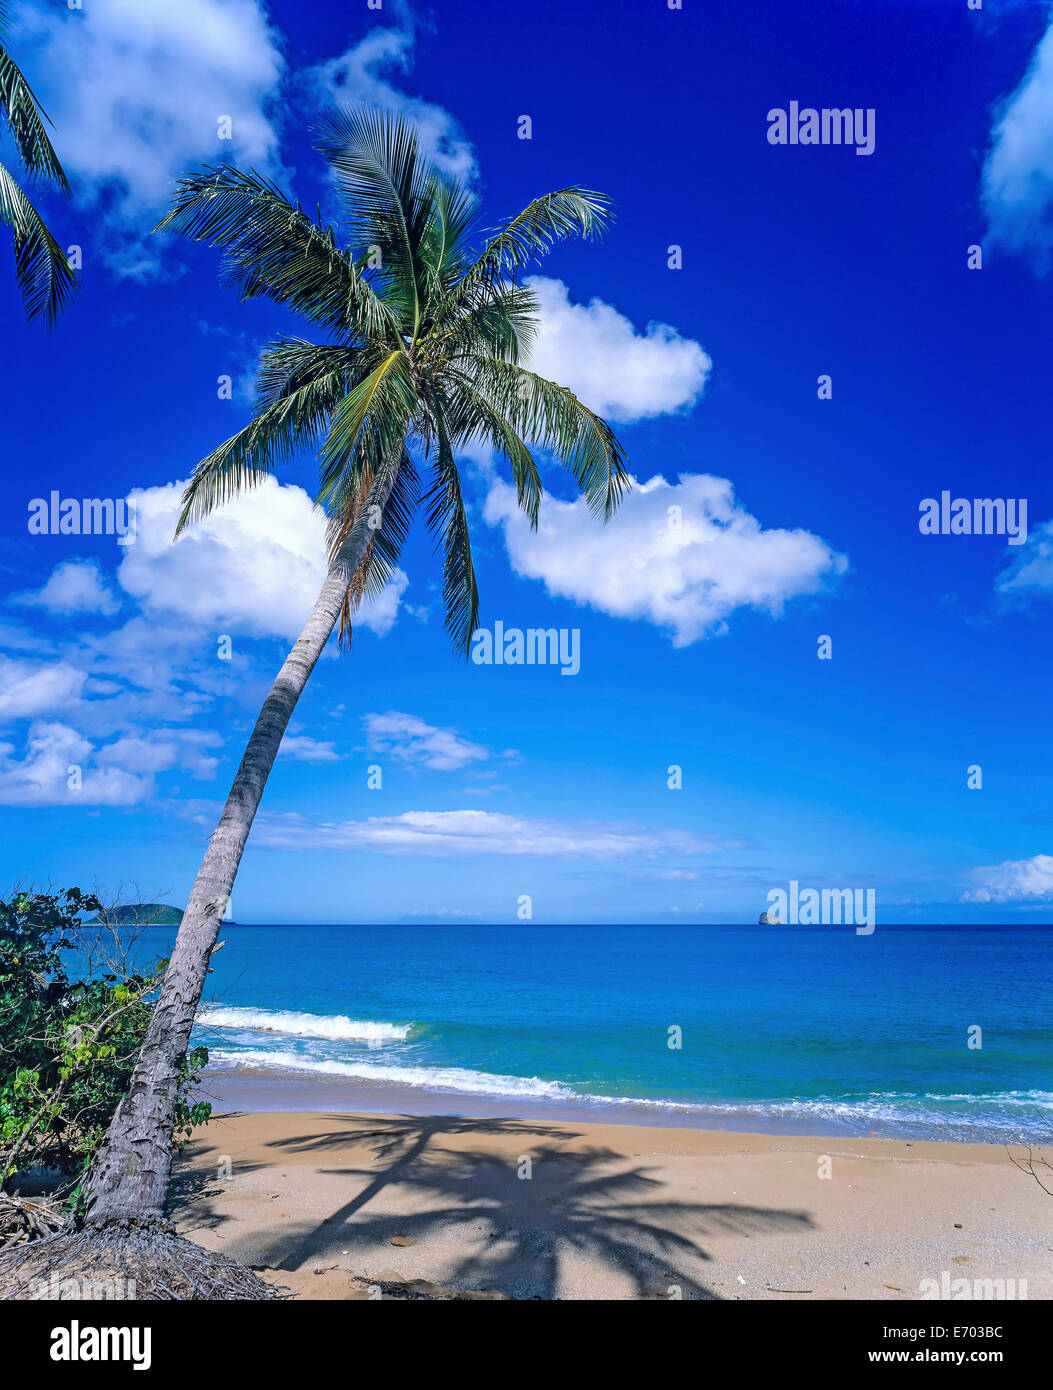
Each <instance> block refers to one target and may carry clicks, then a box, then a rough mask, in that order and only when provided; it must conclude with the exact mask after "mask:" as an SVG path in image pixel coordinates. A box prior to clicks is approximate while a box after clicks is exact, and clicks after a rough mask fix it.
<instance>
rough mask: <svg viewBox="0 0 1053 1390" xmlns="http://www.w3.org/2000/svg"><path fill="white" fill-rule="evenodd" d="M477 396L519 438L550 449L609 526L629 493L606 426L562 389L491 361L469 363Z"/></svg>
mask: <svg viewBox="0 0 1053 1390" xmlns="http://www.w3.org/2000/svg"><path fill="white" fill-rule="evenodd" d="M472 367H473V369H474V371H475V373H476V378H477V381H478V384H479V386H480V388H481V390H482V392H483V393H484V394H485V395H486V396H487V398H488V399H489V401H490V403H491V405H493V406H494V408H495V409H496V410H498V411H499V412H500V413H501V414H503V415H505V416H507V418H508V420H509V421H510V422H511V423H512V424H513V425H514V426H515V427H516V428H517V429H518V430H519V432H520V433H522V435H523V436H524V438H526V439H529V440H531V441H533V442H535V443H537V444H540V445H542V446H543V447H545V448H547V449H549V450H551V451H552V453H554V454H555V455H556V457H557V458H558V459H559V460H560V462H561V463H563V464H564V465H565V467H566V468H568V469H569V471H570V472H571V473H572V474H573V475H574V479H575V481H576V482H577V484H578V487H579V488H580V489H581V491H582V492H583V493H584V494H585V500H586V501H587V503H588V506H589V510H590V511H592V512H593V513H594V515H596V516H600V517H602V518H603V520H604V521H609V520H610V518H611V516H612V515H613V514H614V511H615V509H616V508H617V506H618V503H619V501H620V500H621V497H622V494H623V493H624V492H625V491H626V489H627V488H628V487H629V482H630V476H629V470H628V467H627V465H626V459H625V452H624V450H623V449H622V446H621V443H620V442H619V440H618V436H617V435H616V434H615V433H614V431H613V430H612V429H611V427H610V425H608V424H607V422H606V421H605V420H602V419H601V418H600V417H599V416H598V415H596V414H595V413H594V412H593V411H591V410H589V408H588V407H587V406H585V405H583V404H582V403H581V401H579V400H578V398H577V396H575V394H574V392H573V391H571V390H570V388H569V387H567V386H559V385H557V384H556V383H555V382H554V381H549V380H548V379H547V378H545V377H542V376H538V375H537V373H536V372H530V371H527V370H526V368H525V367H520V366H517V365H515V364H513V363H508V362H500V361H496V360H495V359H493V358H476V359H474V360H473V362H472Z"/></svg>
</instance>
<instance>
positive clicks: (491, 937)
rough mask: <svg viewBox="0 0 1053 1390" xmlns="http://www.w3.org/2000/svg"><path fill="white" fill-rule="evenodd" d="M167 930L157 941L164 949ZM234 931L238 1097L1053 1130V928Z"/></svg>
mask: <svg viewBox="0 0 1053 1390" xmlns="http://www.w3.org/2000/svg"><path fill="white" fill-rule="evenodd" d="M165 935H166V933H165V932H163V931H161V930H159V929H152V930H151V931H149V932H147V933H146V936H145V938H144V940H145V944H146V945H147V946H148V947H149V949H150V950H151V951H154V953H155V954H158V955H160V954H163V951H162V950H161V949H160V948H161V945H162V943H161V940H160V938H161V937H163V936H165ZM167 935H169V936H170V935H171V934H170V933H167ZM222 936H223V938H224V939H225V941H226V945H225V946H224V948H223V949H222V950H221V951H220V952H219V953H218V954H217V955H215V956H214V957H213V966H214V972H213V974H212V975H210V977H209V982H208V986H207V989H206V996H205V998H204V1000H203V1001H202V1007H201V1010H200V1013H199V1016H198V1025H197V1029H196V1032H195V1041H198V1042H203V1043H205V1044H206V1045H207V1046H208V1047H209V1049H210V1053H211V1067H210V1071H209V1085H210V1086H212V1087H213V1088H214V1089H215V1093H216V1094H217V1095H218V1096H220V1097H221V1098H222V1099H223V1101H224V1103H226V1104H237V1105H238V1106H239V1108H244V1109H250V1108H255V1109H286V1110H297V1109H303V1110H306V1109H329V1110H337V1109H344V1108H351V1107H357V1108H358V1109H360V1110H362V1109H369V1110H373V1111H377V1112H379V1111H382V1110H402V1111H406V1112H417V1113H421V1112H428V1111H433V1112H439V1113H445V1114H491V1115H511V1114H520V1115H521V1114H524V1113H527V1112H529V1113H532V1114H534V1115H539V1114H544V1115H549V1116H551V1115H555V1116H563V1117H566V1118H571V1117H573V1118H575V1119H578V1120H582V1119H594V1120H611V1121H614V1120H617V1121H619V1122H634V1123H643V1124H663V1125H691V1126H699V1127H706V1128H718V1129H739V1130H756V1131H765V1130H768V1131H770V1130H778V1131H784V1132H794V1133H802V1134H855V1135H864V1134H878V1135H886V1136H899V1137H907V1138H911V1137H913V1138H933V1139H957V1140H994V1141H1013V1140H1022V1139H1025V1140H1026V1139H1038V1138H1044V1139H1046V1140H1047V1141H1048V1140H1049V1138H1050V1135H1051V1134H1053V1076H1051V1062H1053V931H1050V930H1049V929H1036V930H1019V929H1016V928H1009V927H998V928H983V929H965V928H941V929H890V928H882V927H880V926H879V927H878V929H877V930H876V932H874V934H873V935H872V936H857V935H856V934H855V932H854V931H853V930H852V929H851V928H849V929H841V928H836V927H819V928H811V929H807V928H793V927H771V928H764V927H755V928H744V927H718V926H702V925H699V926H694V925H691V926H681V925H678V926H665V925H663V926H535V925H533V924H531V923H517V924H516V925H505V926H476V925H471V926H463V925H440V926H431V925H428V926H423V925H410V926H235V925H230V926H227V927H224V930H223V932H222ZM677 1030H679V1031H677ZM976 1030H979V1032H977V1031H976ZM970 1040H971V1041H972V1043H973V1045H972V1046H970ZM977 1044H979V1045H977Z"/></svg>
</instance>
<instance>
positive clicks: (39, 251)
mask: <svg viewBox="0 0 1053 1390" xmlns="http://www.w3.org/2000/svg"><path fill="white" fill-rule="evenodd" d="M9 22H10V20H9V15H8V8H7V5H6V4H5V3H4V0H0V116H2V117H3V118H4V119H5V120H6V121H7V128H8V131H9V132H10V134H11V138H12V139H13V140H14V143H15V148H16V149H17V151H18V158H19V162H20V163H21V165H22V167H23V169H25V171H26V172H27V173H28V174H29V175H30V176H31V177H35V178H40V179H43V180H44V181H45V182H48V183H51V184H54V185H55V186H56V187H57V188H60V189H61V190H62V192H63V193H66V194H68V193H69V191H70V190H69V181H68V180H67V178H66V175H65V172H64V171H63V168H62V165H61V164H60V163H59V159H58V155H57V154H56V153H55V151H54V149H53V148H52V144H51V141H50V140H49V139H48V134H47V126H48V125H49V124H50V122H49V121H48V118H47V116H46V114H45V113H44V111H43V109H42V108H41V106H40V104H39V102H38V101H37V99H36V97H35V96H34V95H33V92H32V89H31V88H30V86H29V83H28V82H27V81H26V79H25V78H24V77H23V76H22V74H21V73H20V72H19V70H18V68H17V67H16V66H15V63H14V61H13V59H12V57H11V55H10V53H8V51H7V46H6V44H5V42H4V38H5V35H6V33H7V30H8V26H9ZM0 222H3V224H4V225H5V226H7V227H9V228H10V229H11V233H12V236H13V237H14V242H15V275H16V276H17V278H18V285H19V289H20V290H21V292H22V302H23V304H24V305H25V309H26V317H27V318H29V319H36V318H43V319H44V321H45V322H46V323H47V325H48V327H49V328H50V327H52V326H53V325H54V323H55V320H56V319H57V318H58V315H59V312H60V311H61V310H62V309H64V308H65V307H66V306H67V305H68V304H69V302H70V301H71V300H72V298H73V296H74V295H75V294H76V293H77V289H78V280H77V276H76V273H75V272H74V271H73V269H72V268H71V267H70V263H69V258H68V257H67V255H66V253H65V251H63V249H62V247H61V246H60V245H59V244H58V242H57V241H56V240H55V238H54V237H53V236H52V234H51V233H50V232H49V231H48V229H47V226H46V225H45V223H44V219H43V218H42V217H41V216H40V213H39V212H37V210H36V208H35V207H34V206H33V204H32V203H31V202H30V200H29V198H28V197H27V195H26V194H25V192H24V191H23V189H22V188H21V186H20V185H19V183H18V180H17V179H16V178H15V176H14V175H13V174H12V173H11V171H10V169H8V168H7V166H6V165H5V164H3V163H0Z"/></svg>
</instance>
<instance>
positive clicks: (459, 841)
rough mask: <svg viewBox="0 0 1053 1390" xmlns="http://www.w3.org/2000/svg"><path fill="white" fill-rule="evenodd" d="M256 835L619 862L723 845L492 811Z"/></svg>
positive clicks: (277, 828)
mask: <svg viewBox="0 0 1053 1390" xmlns="http://www.w3.org/2000/svg"><path fill="white" fill-rule="evenodd" d="M256 840H257V843H258V844H260V845H267V846H269V847H270V848H272V849H315V850H317V849H337V850H341V849H358V850H373V851H376V852H379V853H384V854H410V855H413V854H419V855H427V856H447V855H454V856H456V855H463V854H507V855H549V856H553V857H559V858H591V859H620V858H624V857H625V856H628V855H642V856H645V857H651V856H653V855H656V854H663V853H675V854H713V853H715V852H716V851H718V850H721V849H726V848H729V847H730V846H729V842H727V841H724V842H721V841H718V840H716V839H711V838H708V837H705V836H701V835H696V834H694V833H693V832H691V831H684V830H674V829H668V828H665V827H652V828H647V827H638V826H623V825H604V824H601V823H599V822H594V821H577V822H574V821H559V820H547V819H534V818H531V817H529V816H513V815H507V814H504V813H502V812H498V811H407V812H405V813H404V814H403V815H400V816H371V817H370V818H369V819H368V820H364V821H338V822H329V823H324V822H323V823H319V822H317V821H313V820H309V819H307V818H306V817H305V816H300V815H295V814H290V815H266V816H263V817H261V818H260V820H259V821H258V822H257V830H256Z"/></svg>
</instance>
